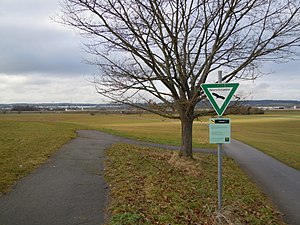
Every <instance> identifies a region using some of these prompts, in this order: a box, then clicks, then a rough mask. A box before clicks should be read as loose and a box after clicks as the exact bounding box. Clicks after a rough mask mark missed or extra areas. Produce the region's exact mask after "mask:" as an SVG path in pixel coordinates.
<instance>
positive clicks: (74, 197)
mask: <svg viewBox="0 0 300 225" xmlns="http://www.w3.org/2000/svg"><path fill="white" fill-rule="evenodd" d="M77 133H78V137H77V138H76V139H73V140H72V141H70V142H69V143H67V144H65V145H64V146H63V147H62V148H61V149H60V150H59V151H58V152H57V154H56V155H55V156H53V157H52V158H51V159H50V160H49V161H48V162H47V163H45V164H44V165H42V166H41V167H39V168H38V169H37V170H35V171H34V172H33V173H32V174H30V175H29V176H27V177H26V178H24V179H22V180H20V181H18V183H17V185H16V186H14V188H13V190H12V191H11V192H9V193H8V194H6V195H4V196H2V197H1V198H0V225H79V224H84V225H97V224H99V225H101V224H103V223H104V222H105V219H106V218H105V215H106V214H105V207H106V204H107V194H108V193H107V186H106V184H105V182H104V180H103V176H102V173H103V158H104V150H105V148H107V147H109V146H110V145H111V144H113V143H116V142H120V141H121V142H127V143H131V144H140V145H148V146H154V147H164V148H167V149H178V147H172V146H165V145H159V144H150V143H145V142H138V141H133V140H128V139H125V138H120V137H115V136H112V135H109V134H105V133H102V132H99V131H78V132H77ZM224 149H225V153H226V154H227V155H228V156H230V157H232V158H233V159H235V160H236V162H237V163H238V164H239V165H240V166H241V168H242V169H244V170H245V171H246V172H247V173H248V174H249V175H250V176H252V177H253V179H254V180H255V181H256V182H257V183H258V184H259V185H260V186H261V187H262V189H263V190H264V191H265V193H266V194H268V195H269V196H270V197H271V198H272V199H273V201H274V202H275V203H276V204H277V206H278V208H279V209H280V210H281V211H282V212H283V213H284V214H285V219H286V221H287V222H288V223H289V224H291V225H300V213H299V212H300V172H299V171H298V170H295V169H291V168H289V167H287V166H286V165H284V164H282V163H280V162H278V161H276V160H274V159H272V158H271V157H269V156H266V155H265V154H263V153H261V152H259V151H257V150H256V149H254V148H251V147H249V146H247V145H244V144H242V143H241V142H238V141H234V140H232V143H231V144H226V145H224ZM195 150H196V151H200V150H199V149H195ZM206 152H211V151H206ZM214 152H215V151H214Z"/></svg>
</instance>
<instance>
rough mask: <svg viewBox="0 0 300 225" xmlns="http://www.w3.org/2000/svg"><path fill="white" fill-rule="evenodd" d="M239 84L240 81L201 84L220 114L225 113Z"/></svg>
mask: <svg viewBox="0 0 300 225" xmlns="http://www.w3.org/2000/svg"><path fill="white" fill-rule="evenodd" d="M238 86H239V84H238V83H227V84H226V83H224V84H201V88H202V89H203V91H204V93H205V94H206V96H207V98H208V100H209V101H210V103H211V104H212V106H213V108H214V109H215V111H216V112H217V114H218V115H219V116H222V115H223V113H224V111H225V110H226V108H227V106H228V105H229V102H230V100H231V98H232V96H233V95H234V93H235V92H236V90H237V88H238Z"/></svg>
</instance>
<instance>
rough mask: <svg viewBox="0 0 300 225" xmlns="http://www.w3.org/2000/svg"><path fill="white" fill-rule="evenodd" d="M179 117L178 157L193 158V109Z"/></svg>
mask: <svg viewBox="0 0 300 225" xmlns="http://www.w3.org/2000/svg"><path fill="white" fill-rule="evenodd" d="M180 117H181V147H180V152H179V156H180V157H182V156H184V157H189V158H193V143H192V139H193V121H194V109H189V110H187V111H185V112H184V113H182V115H180Z"/></svg>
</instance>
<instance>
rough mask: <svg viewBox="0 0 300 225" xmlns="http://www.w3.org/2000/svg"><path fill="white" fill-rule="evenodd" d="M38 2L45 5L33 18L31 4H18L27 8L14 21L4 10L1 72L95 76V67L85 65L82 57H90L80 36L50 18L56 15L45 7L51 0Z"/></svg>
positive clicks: (0, 27) (1, 18)
mask: <svg viewBox="0 0 300 225" xmlns="http://www.w3.org/2000/svg"><path fill="white" fill-rule="evenodd" d="M11 2H12V3H8V1H7V3H8V4H10V7H12V8H13V7H17V4H16V3H14V1H11ZM31 2H33V1H31ZM35 2H43V4H41V3H39V6H38V7H39V8H38V9H37V10H36V11H38V12H39V13H38V15H35V14H33V15H32V14H31V7H29V5H30V4H27V3H25V2H24V3H22V4H21V3H20V4H19V5H22V7H24V6H26V9H25V10H24V15H26V16H25V17H24V18H23V17H22V15H23V14H18V13H15V14H16V15H18V17H16V18H15V19H14V20H11V19H12V17H11V15H10V16H7V17H6V16H5V15H4V16H3V10H2V16H0V21H1V22H0V29H1V42H0V73H4V74H28V73H48V74H57V73H59V74H61V75H65V76H68V75H72V76H74V75H82V74H90V73H94V72H95V70H96V69H95V68H94V67H92V66H89V65H86V64H84V63H82V59H83V57H87V55H86V54H84V53H83V51H82V50H81V49H80V37H79V36H76V35H74V31H72V30H68V29H66V28H63V27H62V25H60V24H57V23H55V22H54V21H52V20H51V19H50V16H51V15H53V14H54V13H53V14H51V13H50V12H49V11H51V10H49V9H47V7H45V5H44V4H48V2H50V1H46V3H45V2H44V1H35ZM54 2H55V1H54ZM14 4H15V5H14ZM4 8H5V7H4ZM43 8H46V10H44V12H47V14H45V15H42V14H41V11H42V12H43V10H42V9H43ZM22 9H23V8H22ZM18 12H19V11H18ZM32 12H33V10H32ZM0 13H1V11H0ZM19 13H20V12H19ZM12 14H14V13H13V12H12ZM28 15H29V16H28Z"/></svg>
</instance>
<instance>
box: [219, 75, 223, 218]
mask: <svg viewBox="0 0 300 225" xmlns="http://www.w3.org/2000/svg"><path fill="white" fill-rule="evenodd" d="M218 83H219V84H221V83H222V71H219V72H218ZM219 118H222V116H219ZM222 186H223V185H222V144H218V211H219V213H221V210H222Z"/></svg>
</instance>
